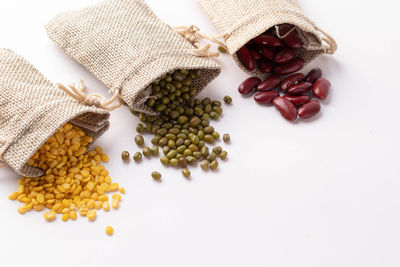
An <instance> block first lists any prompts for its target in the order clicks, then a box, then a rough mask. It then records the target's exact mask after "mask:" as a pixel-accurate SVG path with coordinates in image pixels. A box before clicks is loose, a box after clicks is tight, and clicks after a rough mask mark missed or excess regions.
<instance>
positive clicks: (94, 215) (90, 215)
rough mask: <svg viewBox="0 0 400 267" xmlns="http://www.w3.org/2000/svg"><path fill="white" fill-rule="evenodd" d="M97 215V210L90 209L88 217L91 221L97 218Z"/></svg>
mask: <svg viewBox="0 0 400 267" xmlns="http://www.w3.org/2000/svg"><path fill="white" fill-rule="evenodd" d="M96 216H97V213H96V211H95V210H89V211H88V214H87V217H88V219H89V221H94V220H96Z"/></svg>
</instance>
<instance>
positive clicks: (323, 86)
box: [313, 78, 331, 99]
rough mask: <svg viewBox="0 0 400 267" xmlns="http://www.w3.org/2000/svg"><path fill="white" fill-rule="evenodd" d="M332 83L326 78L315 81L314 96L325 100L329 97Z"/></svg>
mask: <svg viewBox="0 0 400 267" xmlns="http://www.w3.org/2000/svg"><path fill="white" fill-rule="evenodd" d="M330 88H331V83H330V82H329V81H328V80H327V79H324V78H319V79H318V80H316V81H315V83H314V86H313V94H314V95H315V96H316V97H318V98H319V99H325V98H327V97H328V94H329V89H330Z"/></svg>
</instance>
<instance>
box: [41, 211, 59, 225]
mask: <svg viewBox="0 0 400 267" xmlns="http://www.w3.org/2000/svg"><path fill="white" fill-rule="evenodd" d="M56 216H57V214H56V213H55V211H53V210H49V211H46V212H45V213H43V217H44V218H45V219H46V221H49V222H51V221H54V220H55V219H56Z"/></svg>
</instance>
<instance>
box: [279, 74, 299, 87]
mask: <svg viewBox="0 0 400 267" xmlns="http://www.w3.org/2000/svg"><path fill="white" fill-rule="evenodd" d="M303 80H304V74H303V73H296V74H292V75H290V76H289V77H287V78H286V79H285V80H283V82H282V83H281V89H282V90H283V91H286V90H287V89H289V88H290V87H292V86H293V85H295V84H298V83H299V82H302V81H303Z"/></svg>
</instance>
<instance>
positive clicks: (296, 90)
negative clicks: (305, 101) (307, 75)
mask: <svg viewBox="0 0 400 267" xmlns="http://www.w3.org/2000/svg"><path fill="white" fill-rule="evenodd" d="M311 88H313V84H312V83H306V82H302V83H298V84H296V85H293V86H292V87H290V88H289V89H288V93H289V94H290V95H301V94H304V93H307V92H308V91H310V90H311Z"/></svg>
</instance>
